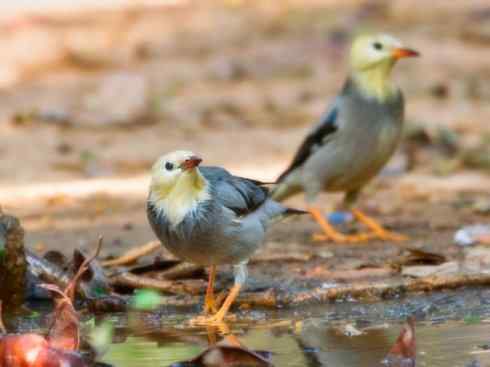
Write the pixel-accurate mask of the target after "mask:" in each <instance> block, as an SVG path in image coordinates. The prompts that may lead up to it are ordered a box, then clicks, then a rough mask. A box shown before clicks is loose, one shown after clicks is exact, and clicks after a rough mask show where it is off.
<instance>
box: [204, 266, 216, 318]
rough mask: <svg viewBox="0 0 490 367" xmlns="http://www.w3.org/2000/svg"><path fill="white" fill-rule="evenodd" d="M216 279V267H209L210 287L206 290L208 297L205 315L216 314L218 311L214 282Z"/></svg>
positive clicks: (205, 302)
mask: <svg viewBox="0 0 490 367" xmlns="http://www.w3.org/2000/svg"><path fill="white" fill-rule="evenodd" d="M215 279H216V265H211V266H210V267H209V279H208V287H207V288H206V296H205V298H204V313H205V314H206V315H211V314H215V313H216V312H217V311H218V309H217V307H216V298H215V296H214V281H215Z"/></svg>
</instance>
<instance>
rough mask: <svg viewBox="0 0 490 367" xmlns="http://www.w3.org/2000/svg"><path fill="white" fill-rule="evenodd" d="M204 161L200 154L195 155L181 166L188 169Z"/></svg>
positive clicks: (185, 169)
mask: <svg viewBox="0 0 490 367" xmlns="http://www.w3.org/2000/svg"><path fill="white" fill-rule="evenodd" d="M201 162H202V159H201V158H199V157H198V156H195V155H193V156H192V157H189V158H187V159H186V160H185V161H184V162H183V163H182V164H181V165H180V168H182V169H183V170H184V171H187V170H189V169H192V168H194V167H197V166H199V164H200V163H201Z"/></svg>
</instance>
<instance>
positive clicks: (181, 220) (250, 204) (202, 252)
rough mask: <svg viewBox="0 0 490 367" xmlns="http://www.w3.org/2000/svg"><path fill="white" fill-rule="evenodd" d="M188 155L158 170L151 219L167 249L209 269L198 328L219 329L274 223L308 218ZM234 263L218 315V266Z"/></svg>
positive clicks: (163, 161)
mask: <svg viewBox="0 0 490 367" xmlns="http://www.w3.org/2000/svg"><path fill="white" fill-rule="evenodd" d="M200 163H201V158H199V157H197V156H196V155H194V154H193V153H192V152H189V151H175V152H172V153H169V154H167V155H164V156H162V157H161V158H159V159H158V160H157V162H156V163H155V164H154V165H153V169H152V179H151V185H150V193H149V196H148V201H147V215H148V220H149V222H150V225H151V227H152V229H153V231H154V232H155V234H156V236H157V237H158V238H159V239H160V241H161V242H162V244H163V245H164V246H165V247H166V248H167V249H168V250H169V251H170V252H172V253H173V254H174V255H175V256H177V257H178V258H180V259H182V260H185V261H189V262H192V263H195V264H198V265H203V266H209V267H210V270H209V282H208V287H207V291H206V297H205V304H204V311H205V313H206V314H208V315H209V314H211V313H214V315H212V316H210V317H201V318H199V319H198V320H197V323H203V324H220V323H221V322H222V321H223V319H224V317H225V315H226V313H227V312H228V310H229V308H230V306H231V304H232V303H233V301H234V300H235V298H236V297H237V296H238V293H239V291H240V288H241V287H242V286H243V284H244V283H245V281H246V278H247V266H246V265H247V261H248V259H249V258H250V256H251V255H252V254H253V253H254V252H255V250H257V248H258V247H259V246H260V245H261V244H262V243H263V241H264V237H265V233H266V230H267V227H268V226H269V224H270V223H271V222H272V220H273V219H277V218H280V217H284V216H286V215H289V214H299V213H304V212H302V211H299V210H294V209H289V208H286V207H284V206H282V205H281V204H279V203H277V202H275V201H273V200H272V199H270V197H269V192H268V189H267V188H266V187H264V186H263V184H262V183H261V182H259V181H255V180H250V179H247V178H242V177H237V176H233V175H231V174H230V173H229V172H228V171H226V170H225V169H223V168H220V167H202V166H199V164H200ZM223 264H232V265H233V266H234V272H235V284H234V286H233V288H232V289H231V290H230V293H229V294H228V296H227V298H226V299H225V300H224V302H223V304H222V306H221V308H220V309H219V310H217V307H216V304H215V299H214V278H215V274H216V266H217V265H223Z"/></svg>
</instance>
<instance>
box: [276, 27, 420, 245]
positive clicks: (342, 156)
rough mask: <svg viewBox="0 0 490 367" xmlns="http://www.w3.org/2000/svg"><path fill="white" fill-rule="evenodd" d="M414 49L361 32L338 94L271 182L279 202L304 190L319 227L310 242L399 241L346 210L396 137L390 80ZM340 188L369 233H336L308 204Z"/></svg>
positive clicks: (399, 105) (397, 94) (399, 112)
mask: <svg viewBox="0 0 490 367" xmlns="http://www.w3.org/2000/svg"><path fill="white" fill-rule="evenodd" d="M414 56H418V52H416V51H414V50H411V49H409V48H405V47H403V46H402V44H401V42H400V41H398V40H397V39H396V38H394V37H392V36H390V35H386V34H379V35H369V36H368V35H365V36H360V37H359V38H357V39H356V40H355V41H354V42H353V44H352V48H351V53H350V75H349V77H348V78H347V80H346V82H345V84H344V87H343V89H342V91H341V93H340V94H339V95H338V96H337V97H336V98H335V99H334V101H333V103H332V105H331V106H330V109H329V110H328V112H327V113H326V114H325V115H324V116H323V117H322V118H321V120H320V122H319V123H318V125H316V126H315V127H314V128H313V129H312V130H311V132H310V133H309V134H308V135H307V136H306V138H305V140H304V141H303V143H302V144H301V146H300V147H299V149H298V151H297V152H296V155H295V157H294V159H293V161H292V163H291V164H290V165H289V167H288V168H287V169H286V170H285V171H284V172H283V173H282V174H281V175H280V177H279V178H278V180H277V186H276V187H275V189H274V191H273V194H272V197H273V199H275V200H278V201H281V200H284V199H286V198H288V197H290V196H292V195H295V194H297V193H300V192H304V193H305V196H306V201H307V203H308V206H309V212H310V214H311V215H312V216H313V218H314V219H315V220H316V221H317V222H318V223H319V225H320V226H321V228H322V230H323V234H322V235H317V236H314V239H316V240H325V239H327V240H333V241H335V242H354V241H363V240H368V239H370V238H380V239H384V240H392V241H400V240H403V239H405V237H404V236H401V235H398V234H396V233H393V232H390V231H388V230H386V229H384V228H383V227H382V226H381V225H380V224H378V223H377V222H376V221H375V220H374V219H372V218H370V217H368V216H367V215H365V214H364V213H362V212H361V211H359V210H356V209H352V206H353V204H354V203H355V201H356V199H357V197H358V194H359V192H360V191H361V190H362V188H363V187H364V186H365V185H366V184H367V183H368V182H369V181H370V180H371V179H372V178H373V177H374V176H375V175H376V174H377V173H379V171H380V170H381V169H382V168H383V166H384V165H385V164H386V163H387V162H388V160H389V159H390V158H391V156H392V155H393V153H394V152H395V150H396V148H397V146H398V144H399V142H400V138H401V135H402V127H403V115H404V101H403V95H402V93H401V91H400V90H399V89H398V88H397V87H396V86H395V85H394V84H393V82H392V81H391V79H390V74H391V70H392V69H393V66H394V65H395V63H396V62H397V61H398V60H399V59H401V58H405V57H414ZM322 191H325V192H344V193H345V197H344V206H345V209H349V210H351V211H352V214H353V216H354V218H356V219H357V220H359V221H360V222H361V223H363V224H364V225H366V226H367V227H368V228H369V229H370V232H368V233H364V234H358V235H351V236H347V235H344V234H342V233H340V232H338V231H336V230H335V229H334V228H333V227H332V226H331V225H330V223H328V222H327V221H326V220H325V218H324V217H323V215H322V213H321V212H320V210H319V209H318V208H316V207H314V206H312V202H313V201H314V199H315V198H316V196H317V195H318V194H319V193H320V192H322Z"/></svg>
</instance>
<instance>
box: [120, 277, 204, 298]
mask: <svg viewBox="0 0 490 367" xmlns="http://www.w3.org/2000/svg"><path fill="white" fill-rule="evenodd" d="M111 284H112V285H114V286H123V287H129V288H136V289H137V288H151V289H157V290H160V291H163V292H167V293H172V294H200V293H202V292H203V290H204V289H205V287H206V285H205V282H204V281H202V280H200V279H191V280H186V281H179V282H176V281H170V280H163V279H154V278H150V277H145V276H139V275H135V274H131V273H122V274H118V275H116V276H114V277H112V278H111Z"/></svg>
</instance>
